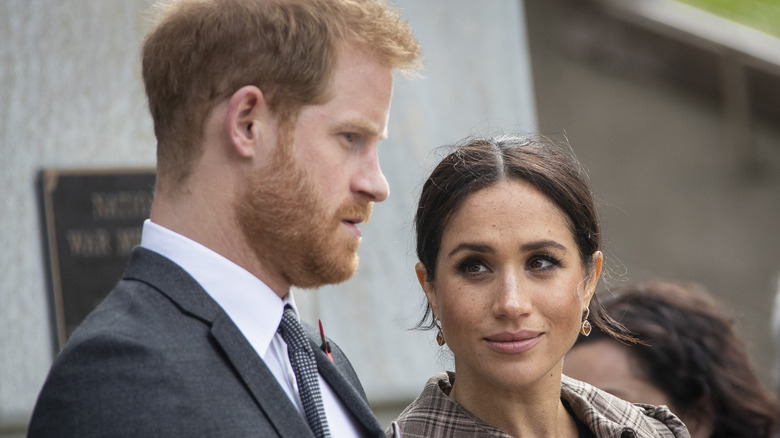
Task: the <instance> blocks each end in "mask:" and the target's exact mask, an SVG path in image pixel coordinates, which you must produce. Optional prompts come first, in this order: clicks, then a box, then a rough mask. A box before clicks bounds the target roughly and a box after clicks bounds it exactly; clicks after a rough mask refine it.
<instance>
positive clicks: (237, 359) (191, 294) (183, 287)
mask: <svg viewBox="0 0 780 438" xmlns="http://www.w3.org/2000/svg"><path fill="white" fill-rule="evenodd" d="M124 277H125V278H131V279H134V280H138V281H143V282H145V283H147V284H149V285H150V286H152V287H154V288H155V289H157V290H159V291H160V292H161V293H162V294H163V295H165V296H167V297H168V298H169V299H170V300H171V301H173V302H174V303H176V305H177V306H178V307H179V308H180V309H181V310H182V312H183V313H185V314H187V315H189V316H191V317H195V318H198V319H200V320H202V321H203V322H204V323H206V324H208V325H210V326H211V333H212V335H213V336H214V339H215V340H216V342H217V343H218V344H219V345H220V347H221V348H222V350H223V351H224V352H225V355H226V356H227V359H228V360H229V361H230V363H231V364H232V366H233V367H234V368H235V370H236V372H237V373H238V375H239V376H240V378H241V379H242V381H243V382H244V384H245V385H246V387H247V389H248V391H249V392H250V393H251V394H252V396H253V397H254V399H255V401H256V402H257V404H258V405H259V406H260V409H261V410H262V411H263V412H264V413H265V415H266V417H267V418H268V419H269V421H270V422H271V423H272V424H273V425H274V427H275V428H276V430H277V431H278V432H279V435H280V436H294V437H307V438H308V437H311V438H314V435H313V434H312V432H311V430H310V429H309V426H308V424H306V421H305V420H304V419H303V417H302V416H301V415H300V413H299V412H298V410H297V409H296V408H295V406H294V405H293V404H292V402H291V401H290V398H289V397H288V396H287V394H286V393H285V392H284V390H283V389H282V388H281V387H280V386H279V384H278V382H277V381H276V378H275V377H274V376H273V374H272V373H271V371H270V370H269V369H268V367H267V366H266V364H265V362H263V360H262V359H261V358H260V357H259V356H258V355H257V353H256V352H255V350H254V349H253V348H252V346H251V345H250V344H249V342H248V341H247V340H246V338H245V337H244V335H243V334H241V331H240V330H239V329H238V327H236V325H235V324H234V323H233V321H232V320H231V319H230V318H229V317H228V316H227V314H226V313H225V312H224V311H223V310H222V308H221V307H220V306H219V305H218V304H217V303H216V302H215V301H214V300H213V299H212V298H211V297H210V296H209V295H208V293H206V291H205V290H203V288H202V287H201V286H200V284H198V282H196V281H195V279H193V278H192V277H191V276H190V275H189V274H187V273H186V272H185V271H184V270H183V269H181V267H179V265H177V264H175V263H174V262H172V261H171V260H169V259H167V258H166V257H163V256H161V255H160V254H157V253H155V252H153V251H149V250H147V249H144V248H140V247H139V248H136V249H134V250H133V253H132V254H131V258H130V263H129V264H128V268H127V270H126V271H125V275H124Z"/></svg>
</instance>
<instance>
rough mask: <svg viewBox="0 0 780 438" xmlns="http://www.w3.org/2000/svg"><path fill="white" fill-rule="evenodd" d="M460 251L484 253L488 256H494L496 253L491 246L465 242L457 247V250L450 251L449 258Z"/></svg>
mask: <svg viewBox="0 0 780 438" xmlns="http://www.w3.org/2000/svg"><path fill="white" fill-rule="evenodd" d="M460 251H475V252H483V253H488V254H492V253H494V252H495V251H494V250H493V248H492V247H490V246H489V245H485V244H484V243H467V242H464V243H461V244H460V245H458V246H456V247H455V249H453V250H452V251H450V253H449V254H447V257H452V256H453V254H456V253H458V252H460Z"/></svg>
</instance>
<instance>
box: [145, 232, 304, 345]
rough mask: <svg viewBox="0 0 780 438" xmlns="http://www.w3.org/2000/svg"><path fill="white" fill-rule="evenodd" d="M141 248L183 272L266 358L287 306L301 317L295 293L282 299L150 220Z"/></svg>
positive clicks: (248, 275) (231, 265)
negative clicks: (163, 257)
mask: <svg viewBox="0 0 780 438" xmlns="http://www.w3.org/2000/svg"><path fill="white" fill-rule="evenodd" d="M141 246H142V247H144V248H146V249H149V250H151V251H154V252H156V253H159V254H161V255H163V256H165V257H167V258H169V259H170V260H172V261H173V262H175V263H176V264H178V265H179V266H180V267H181V268H182V269H184V270H185V271H186V272H187V273H188V274H190V276H192V277H193V278H194V279H195V281H197V282H198V283H199V284H200V285H201V287H203V289H205V290H206V293H208V294H209V295H210V296H211V298H212V299H214V301H216V302H217V304H219V306H220V307H222V309H223V310H224V311H225V313H227V315H228V316H229V317H230V319H231V320H232V321H233V323H234V324H236V326H237V327H238V329H239V330H241V333H243V335H244V337H245V338H246V339H247V340H248V341H249V343H250V344H251V345H252V347H253V348H254V349H255V351H256V352H257V353H258V354H259V355H260V356H261V357H265V355H266V352H267V351H268V347H269V346H270V344H271V340H272V339H273V337H274V335H275V334H276V330H277V329H278V328H279V322H280V321H281V320H282V313H283V312H284V306H285V305H286V304H290V305H291V306H292V308H293V310H294V311H295V314H296V315H297V314H298V308H297V307H296V305H295V300H294V298H293V295H292V291H291V292H290V293H288V294H287V297H285V298H284V299H281V298H279V296H278V295H276V293H275V292H274V291H273V290H271V288H270V287H268V285H266V284H265V283H263V281H262V280H260V279H259V278H257V277H255V276H254V275H253V274H251V273H250V272H249V271H247V270H246V269H244V268H242V267H241V266H239V265H237V264H235V263H233V262H232V261H230V260H228V259H227V258H225V257H223V256H222V255H220V254H218V253H216V252H214V251H213V250H211V249H209V248H207V247H205V246H203V245H201V244H200V243H198V242H195V241H194V240H192V239H189V238H187V237H185V236H183V235H181V234H178V233H176V232H174V231H172V230H169V229H168V228H165V227H163V226H162V225H159V224H156V223H154V222H152V221H151V220H150V219H147V220H146V221H145V222H144V225H143V232H142V234H141Z"/></svg>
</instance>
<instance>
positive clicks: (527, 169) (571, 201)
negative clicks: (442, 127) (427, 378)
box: [414, 135, 630, 340]
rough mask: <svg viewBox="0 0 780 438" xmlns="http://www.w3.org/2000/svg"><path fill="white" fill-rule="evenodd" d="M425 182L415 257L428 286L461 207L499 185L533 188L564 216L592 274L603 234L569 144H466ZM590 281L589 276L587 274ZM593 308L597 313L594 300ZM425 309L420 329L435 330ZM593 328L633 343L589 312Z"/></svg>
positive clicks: (539, 140) (538, 139) (533, 138)
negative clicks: (447, 232) (511, 183)
mask: <svg viewBox="0 0 780 438" xmlns="http://www.w3.org/2000/svg"><path fill="white" fill-rule="evenodd" d="M451 147H452V148H453V149H454V151H453V152H451V153H450V154H449V155H447V156H446V157H445V158H444V159H443V160H442V161H441V162H440V163H439V164H438V165H437V166H436V168H435V169H434V170H433V172H431V175H430V177H429V178H428V179H427V180H426V181H425V183H424V184H423V188H422V193H421V195H420V202H419V204H418V206H417V213H416V215H415V220H414V224H415V230H416V232H417V257H418V258H419V260H420V262H422V264H423V265H424V266H425V271H426V275H427V280H428V281H433V280H434V278H435V276H436V258H437V257H438V255H439V247H440V245H441V240H442V235H443V233H444V230H445V229H446V228H447V225H448V223H449V221H450V219H451V218H452V217H453V216H454V215H455V213H456V212H457V211H458V209H459V208H460V206H461V205H462V204H463V201H464V200H465V199H466V198H467V197H469V196H470V195H472V194H473V193H476V192H478V191H480V190H482V189H485V188H488V187H491V186H493V185H495V184H497V183H499V182H501V181H525V182H527V183H530V184H532V185H534V186H535V187H536V188H537V189H538V190H539V191H540V192H541V193H543V194H544V195H545V196H546V197H547V198H549V199H550V200H551V201H552V202H553V203H554V204H555V205H556V206H557V207H558V208H559V209H560V210H561V211H562V212H563V213H564V215H565V217H566V219H567V221H568V223H569V227H570V228H571V231H572V234H573V236H574V241H575V242H576V243H577V248H578V251H579V255H580V260H581V262H582V266H583V268H584V269H585V271H586V272H588V273H590V272H592V270H593V268H594V267H593V258H592V256H593V253H595V252H596V251H599V250H600V248H601V231H600V228H599V221H598V217H597V213H596V207H595V203H594V201H593V194H592V192H591V190H590V186H589V185H588V178H587V176H586V174H585V171H584V170H583V168H582V166H581V165H580V163H579V161H578V160H577V158H576V157H575V156H574V153H573V152H572V150H571V148H570V147H569V146H568V144H564V143H562V142H556V141H553V140H552V139H550V138H547V137H544V136H541V135H527V136H497V137H485V138H478V137H473V138H467V139H465V140H463V141H461V142H459V143H457V144H455V145H453V146H451ZM589 275H590V274H589ZM591 307H598V301H597V298H596V297H595V296H594V298H593V301H591ZM432 315H433V311H432V310H431V306H430V304H426V309H425V313H424V314H423V317H422V318H421V320H420V321H419V323H418V325H417V327H418V328H420V329H432V328H433V327H434V321H433V317H432ZM591 315H593V316H592V318H591V320H592V321H593V323H594V324H595V325H597V326H599V327H601V328H602V330H604V331H605V332H607V333H611V334H612V335H613V336H615V337H617V338H619V339H624V340H629V339H630V338H629V337H627V336H626V335H624V334H623V333H622V331H621V330H620V326H619V325H618V324H616V323H615V322H614V321H613V320H611V319H610V318H609V316H606V317H599V316H597V315H603V314H602V313H595V312H591Z"/></svg>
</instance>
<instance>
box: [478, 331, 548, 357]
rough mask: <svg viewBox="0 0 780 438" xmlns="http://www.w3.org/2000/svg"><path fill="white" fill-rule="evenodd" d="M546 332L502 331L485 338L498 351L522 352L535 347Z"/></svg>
mask: <svg viewBox="0 0 780 438" xmlns="http://www.w3.org/2000/svg"><path fill="white" fill-rule="evenodd" d="M543 334H544V333H542V332H537V331H533V330H521V331H517V332H501V333H496V334H494V335H490V336H488V337H486V338H485V341H486V342H487V344H488V346H489V347H490V348H491V349H492V350H493V351H496V352H498V353H503V354H514V353H522V352H524V351H528V350H530V349H531V348H533V347H534V346H535V345H536V344H538V343H539V341H541V340H542V335H543Z"/></svg>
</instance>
